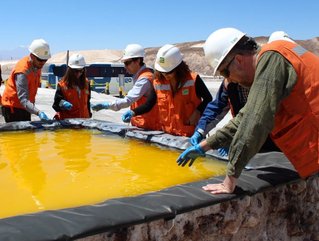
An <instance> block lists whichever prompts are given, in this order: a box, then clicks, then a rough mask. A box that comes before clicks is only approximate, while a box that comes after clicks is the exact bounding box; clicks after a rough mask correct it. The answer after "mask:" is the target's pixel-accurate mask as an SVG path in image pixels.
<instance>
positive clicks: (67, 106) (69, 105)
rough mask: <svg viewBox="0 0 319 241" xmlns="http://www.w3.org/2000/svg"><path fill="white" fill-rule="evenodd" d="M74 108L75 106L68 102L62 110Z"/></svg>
mask: <svg viewBox="0 0 319 241" xmlns="http://www.w3.org/2000/svg"><path fill="white" fill-rule="evenodd" d="M72 107H73V105H72V104H71V103H70V102H68V101H66V100H65V101H64V102H63V103H62V108H63V109H64V110H71V108H72Z"/></svg>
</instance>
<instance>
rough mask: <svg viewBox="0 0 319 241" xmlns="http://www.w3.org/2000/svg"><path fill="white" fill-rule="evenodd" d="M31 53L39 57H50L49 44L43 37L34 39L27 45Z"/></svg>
mask: <svg viewBox="0 0 319 241" xmlns="http://www.w3.org/2000/svg"><path fill="white" fill-rule="evenodd" d="M29 51H30V53H31V54H33V55H35V56H37V57H38V58H40V59H45V60H47V59H49V58H50V57H51V53H50V46H49V44H48V43H47V42H46V41H45V40H44V39H35V40H33V41H32V43H31V45H30V46H29Z"/></svg>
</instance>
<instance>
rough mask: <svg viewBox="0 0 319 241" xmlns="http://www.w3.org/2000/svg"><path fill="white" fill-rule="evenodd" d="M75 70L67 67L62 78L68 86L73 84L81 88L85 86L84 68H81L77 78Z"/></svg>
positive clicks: (70, 86)
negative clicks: (81, 70)
mask: <svg viewBox="0 0 319 241" xmlns="http://www.w3.org/2000/svg"><path fill="white" fill-rule="evenodd" d="M75 71H76V70H73V69H72V68H70V67H68V68H67V70H66V73H65V75H64V76H63V78H62V80H63V81H64V82H65V83H66V85H67V87H68V88H74V87H75V86H79V88H80V89H81V90H82V89H84V88H85V85H86V70H85V68H84V69H83V72H82V74H81V76H80V77H79V78H78V79H77V78H76V76H75Z"/></svg>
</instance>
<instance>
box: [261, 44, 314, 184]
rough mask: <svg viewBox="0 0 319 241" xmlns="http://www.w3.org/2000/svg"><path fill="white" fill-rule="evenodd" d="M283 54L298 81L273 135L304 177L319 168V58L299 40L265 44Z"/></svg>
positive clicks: (284, 103)
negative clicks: (299, 42)
mask: <svg viewBox="0 0 319 241" xmlns="http://www.w3.org/2000/svg"><path fill="white" fill-rule="evenodd" d="M266 51H276V52H278V53H280V54H281V55H282V56H284V57H285V58H286V59H287V60H288V61H289V62H290V63H291V65H292V66H293V68H294V69H295V71H296V73H297V83H296V84H295V86H294V87H293V89H292V91H291V93H290V95H289V96H288V97H286V98H285V99H283V100H282V101H281V103H280V105H279V108H278V111H277V113H276V115H275V124H274V128H273V130H272V132H271V138H272V139H273V141H274V142H275V143H276V144H277V145H278V147H279V148H280V149H281V150H282V151H283V152H284V153H285V155H286V156H287V158H288V159H289V160H290V161H291V163H292V164H293V165H294V167H295V169H296V170H297V171H298V173H299V175H300V176H301V177H303V178H305V177H308V176H310V175H312V174H315V173H317V172H318V171H319V156H318V151H319V57H318V56H316V55H314V54H313V53H311V52H309V51H307V50H306V49H304V48H302V47H301V46H299V45H297V44H296V43H291V42H287V41H274V42H272V43H270V44H266V45H264V46H263V47H262V49H261V52H260V53H259V57H260V56H261V55H262V54H263V53H264V52H266Z"/></svg>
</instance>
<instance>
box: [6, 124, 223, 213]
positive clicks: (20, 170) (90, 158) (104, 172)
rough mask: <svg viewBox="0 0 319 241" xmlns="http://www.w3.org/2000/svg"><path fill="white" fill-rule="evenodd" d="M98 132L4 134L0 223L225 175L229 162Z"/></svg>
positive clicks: (64, 131) (58, 130) (63, 130)
mask: <svg viewBox="0 0 319 241" xmlns="http://www.w3.org/2000/svg"><path fill="white" fill-rule="evenodd" d="M180 153H181V152H180V151H177V150H173V149H168V148H164V147H160V146H158V145H155V144H150V143H145V142H142V141H138V140H135V139H129V138H122V137H120V136H117V135H108V134H105V133H103V132H101V131H98V130H89V129H57V130H54V131H12V132H2V133H0V183H1V188H0V197H1V201H0V202H1V203H0V205H1V209H0V218H4V217H10V216H16V215H19V214H26V213H34V212H38V211H42V210H52V209H61V208H69V207H77V206H82V205H90V204H96V203H99V202H102V201H105V200H107V199H110V198H118V197H128V196H135V195H139V194H143V193H147V192H152V191H158V190H161V189H164V188H167V187H172V186H175V185H177V184H184V183H188V182H194V181H199V180H203V179H207V178H209V177H212V176H216V175H224V174H225V172H226V163H224V162H221V161H217V160H214V159H209V158H205V159H204V158H198V159H197V160H196V162H195V163H194V164H193V166H192V167H190V168H189V167H188V166H187V167H180V166H178V165H177V163H176V159H177V158H178V156H179V154H180Z"/></svg>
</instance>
